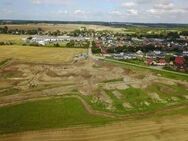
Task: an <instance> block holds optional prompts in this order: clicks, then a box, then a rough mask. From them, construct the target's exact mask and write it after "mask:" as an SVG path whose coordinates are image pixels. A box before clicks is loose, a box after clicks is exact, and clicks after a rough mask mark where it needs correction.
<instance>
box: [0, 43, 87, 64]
mask: <svg viewBox="0 0 188 141" xmlns="http://www.w3.org/2000/svg"><path fill="white" fill-rule="evenodd" d="M0 52H1V54H0V59H7V58H12V59H15V60H19V61H22V62H34V63H47V64H48V63H49V64H50V63H53V64H56V63H60V64H62V63H65V62H70V61H72V60H73V57H74V56H75V55H77V54H80V53H84V52H86V50H85V49H68V48H45V47H44V48H43V47H30V46H28V47H27V46H24V47H23V46H16V45H15V46H0Z"/></svg>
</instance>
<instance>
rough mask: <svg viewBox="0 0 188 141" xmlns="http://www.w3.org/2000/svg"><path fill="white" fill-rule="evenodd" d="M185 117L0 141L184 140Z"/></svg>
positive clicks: (187, 121)
mask: <svg viewBox="0 0 188 141" xmlns="http://www.w3.org/2000/svg"><path fill="white" fill-rule="evenodd" d="M187 133H188V117H187V116H178V117H177V116H176V117H167V118H163V119H161V120H160V121H159V120H136V121H135V120H134V121H132V120H128V121H124V122H120V123H116V124H112V125H106V126H103V127H96V128H91V127H78V128H68V129H62V130H61V129H57V130H45V131H34V132H26V133H18V134H11V135H4V136H0V141H143V140H144V141H158V140H160V141H177V140H179V141H187V140H188V134H187Z"/></svg>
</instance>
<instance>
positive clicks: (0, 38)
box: [0, 34, 25, 44]
mask: <svg viewBox="0 0 188 141" xmlns="http://www.w3.org/2000/svg"><path fill="white" fill-rule="evenodd" d="M24 37H25V36H23V35H8V34H0V42H13V43H16V44H20V43H22V42H23V41H22V38H24Z"/></svg>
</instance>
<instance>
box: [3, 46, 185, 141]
mask: <svg viewBox="0 0 188 141" xmlns="http://www.w3.org/2000/svg"><path fill="white" fill-rule="evenodd" d="M86 51H87V50H84V49H74V48H72V49H68V48H44V47H27V46H1V47H0V60H1V61H0V115H1V116H0V134H4V135H2V136H1V135H0V139H2V140H3V141H4V140H5V141H7V140H9V141H13V140H20V139H25V140H31V141H33V140H50V139H51V138H52V139H54V138H56V140H75V139H80V140H92V141H95V140H101V141H103V140H106V141H110V140H113V139H118V140H127V139H128V138H129V139H130V138H131V139H132V140H144V139H145V140H154V141H155V140H158V139H163V140H175V139H176V140H185V139H187V134H186V131H187V130H188V116H187V115H188V112H187V106H188V81H186V79H185V80H184V79H173V77H167V74H168V72H165V74H166V76H165V75H164V76H163V75H159V73H156V72H153V71H151V70H149V69H144V68H141V69H139V68H138V67H137V68H135V67H133V66H128V65H123V64H121V65H117V64H113V63H111V62H108V63H107V62H106V61H102V60H96V59H94V58H92V57H91V56H89V59H83V60H78V61H74V62H73V61H71V60H72V59H73V57H74V56H75V55H77V54H79V53H82V52H86ZM173 75H174V76H177V78H178V77H179V76H178V74H173ZM181 77H184V76H181ZM135 129H136V130H135ZM24 131H27V132H24ZM32 131H34V132H32ZM22 132H24V133H22ZM7 133H9V134H7ZM15 133H17V134H15ZM172 134H176V135H177V136H176V138H172V137H171V135H172Z"/></svg>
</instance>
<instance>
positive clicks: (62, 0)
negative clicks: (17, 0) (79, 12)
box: [31, 0, 71, 5]
mask: <svg viewBox="0 0 188 141" xmlns="http://www.w3.org/2000/svg"><path fill="white" fill-rule="evenodd" d="M31 1H32V3H33V4H36V5H41V4H69V3H70V2H71V0H31Z"/></svg>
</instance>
